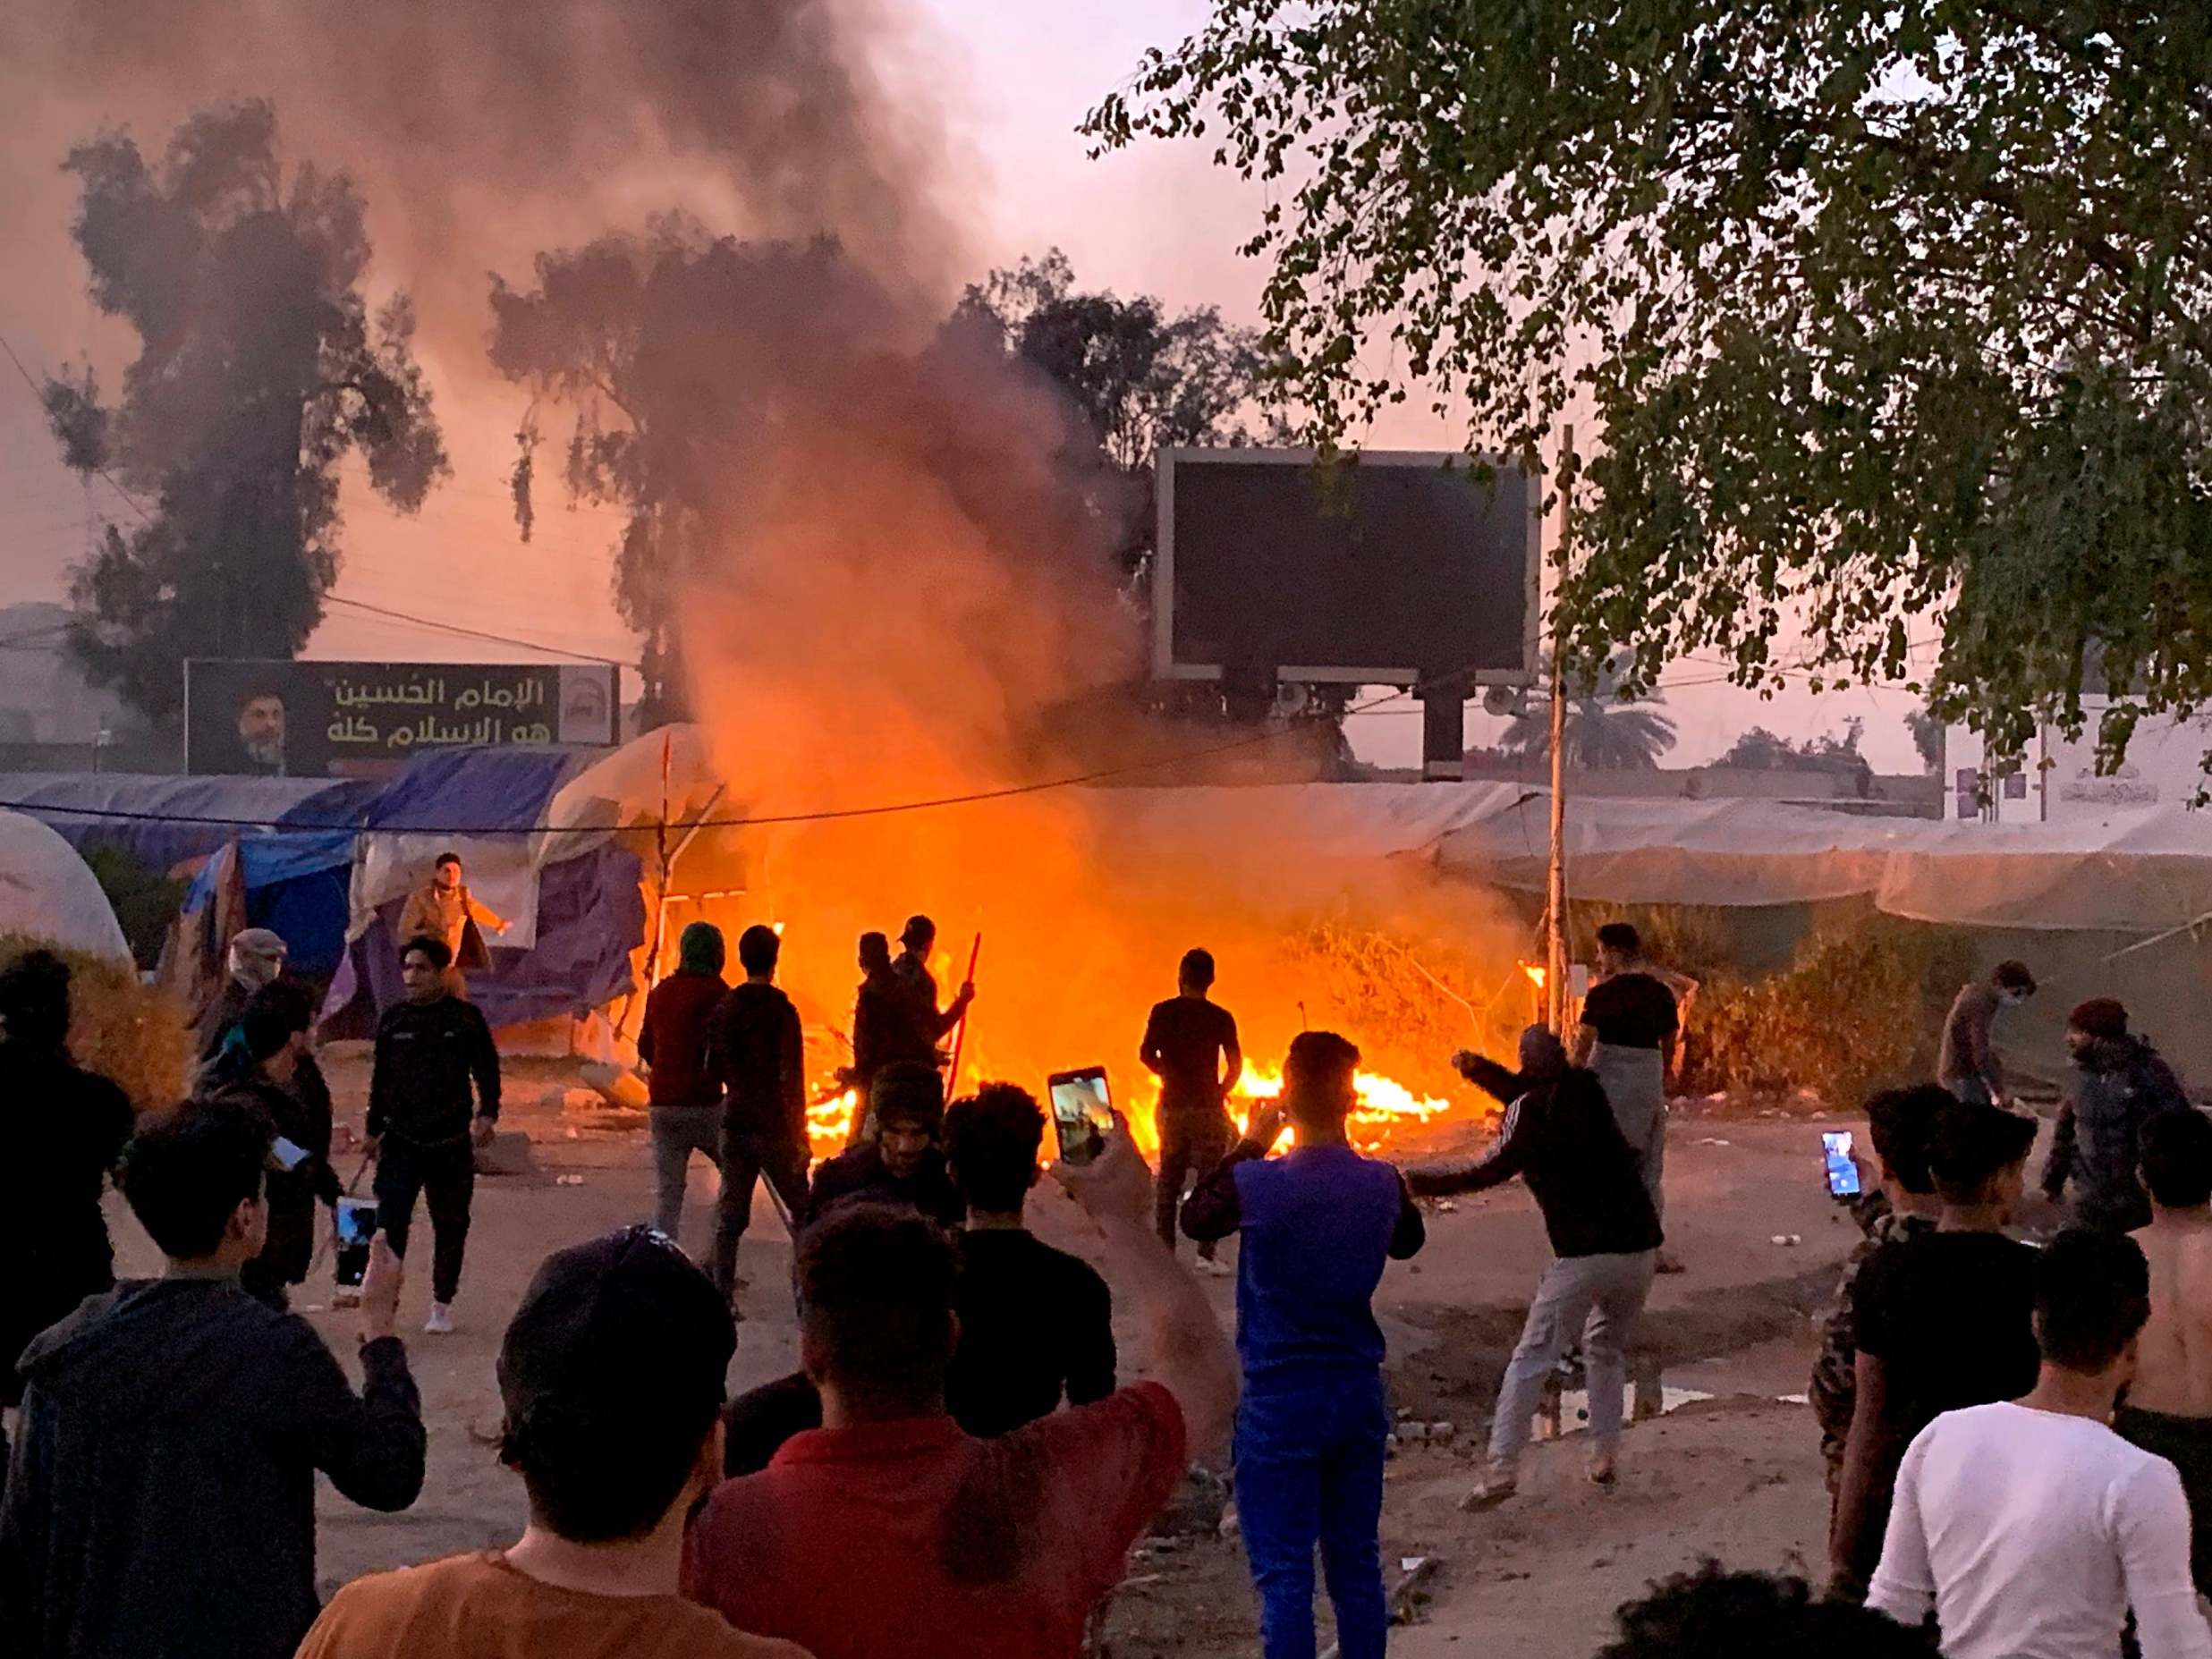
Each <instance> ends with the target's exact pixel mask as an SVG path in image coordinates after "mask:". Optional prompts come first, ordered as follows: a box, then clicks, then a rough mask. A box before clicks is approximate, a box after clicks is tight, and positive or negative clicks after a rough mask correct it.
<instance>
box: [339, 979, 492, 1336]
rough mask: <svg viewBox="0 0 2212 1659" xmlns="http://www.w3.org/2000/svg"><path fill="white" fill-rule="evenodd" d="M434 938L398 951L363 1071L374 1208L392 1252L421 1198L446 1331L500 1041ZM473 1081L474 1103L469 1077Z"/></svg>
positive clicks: (433, 1328) (488, 1137)
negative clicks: (391, 991)
mask: <svg viewBox="0 0 2212 1659" xmlns="http://www.w3.org/2000/svg"><path fill="white" fill-rule="evenodd" d="M452 962H453V952H450V951H448V950H447V949H446V948H445V941H444V940H442V939H433V938H429V937H427V936H426V937H424V938H420V939H411V940H410V941H408V944H407V947H406V949H404V950H403V951H402V952H400V976H401V978H402V979H403V981H404V982H405V984H406V986H407V1000H406V1001H405V1002H403V1003H394V1004H393V1006H392V1007H390V1008H388V1009H386V1011H385V1015H384V1018H383V1020H381V1021H379V1022H378V1024H377V1055H376V1067H375V1070H374V1071H371V1072H370V1074H369V1150H370V1152H371V1153H372V1154H373V1155H375V1157H376V1160H377V1219H378V1222H379V1224H380V1225H381V1226H382V1227H383V1229H384V1236H385V1237H386V1238H387V1239H389V1240H391V1243H392V1249H393V1251H394V1254H396V1255H399V1256H402V1257H404V1256H405V1255H406V1254H407V1234H408V1231H409V1229H410V1227H411V1224H412V1223H413V1220H414V1214H415V1199H416V1198H417V1197H418V1196H420V1197H424V1198H428V1200H429V1206H430V1247H431V1254H430V1317H429V1321H428V1324H426V1325H424V1326H423V1327H422V1328H423V1329H424V1330H425V1331H427V1332H428V1333H430V1334H431V1335H433V1336H445V1335H447V1334H450V1333H451V1332H452V1331H453V1298H454V1297H455V1296H456V1295H458V1294H459V1293H460V1291H461V1262H462V1255H463V1253H464V1252H465V1251H466V1249H467V1248H468V1243H469V1210H470V1206H471V1204H472V1203H473V1202H474V1200H475V1198H476V1147H487V1146H489V1145H491V1141H492V1135H493V1132H494V1126H495V1125H496V1123H497V1122H498V1121H499V1051H498V1050H497V1049H496V1048H494V1047H493V1046H492V1033H491V1028H490V1027H489V1026H487V1025H486V1024H485V1023H484V1016H483V1015H482V1014H481V1013H479V1012H478V1011H477V1010H476V1008H475V1006H474V1005H473V1004H471V1003H465V1002H463V1001H462V1000H461V998H459V997H457V996H455V995H453V994H452V991H451V989H450V988H449V986H448V984H447V979H446V974H445V969H447V968H448V967H449V966H451V965H452ZM471 1085H473V1086H474V1097H473V1103H472V1102H471V1096H470V1087H471Z"/></svg>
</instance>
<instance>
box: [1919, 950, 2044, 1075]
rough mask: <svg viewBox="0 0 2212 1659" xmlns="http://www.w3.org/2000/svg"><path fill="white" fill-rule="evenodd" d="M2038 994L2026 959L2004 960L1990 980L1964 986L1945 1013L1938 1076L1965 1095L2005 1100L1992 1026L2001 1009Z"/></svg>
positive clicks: (1976, 981) (1977, 981)
mask: <svg viewBox="0 0 2212 1659" xmlns="http://www.w3.org/2000/svg"><path fill="white" fill-rule="evenodd" d="M2035 994H2036V981H2035V976H2034V975H2033V974H2031V973H2030V972H2029V971H2028V966H2027V964H2026V963H2025V962H1999V963H1998V964H1997V965H1996V968H1995V969H1992V970H1991V971H1990V974H1989V977H1988V978H1987V979H1976V980H1974V981H1972V982H1971V983H1970V984H1968V985H1964V986H1960V987H1959V995H1958V996H1957V998H1956V999H1955V1000H1954V1002H1953V1003H1952V1004H1951V1011H1950V1013H1949V1014H1947V1015H1945V1018H1944V1022H1943V1047H1942V1050H1941V1052H1940V1053H1939V1054H1937V1059H1936V1080H1937V1082H1938V1083H1941V1084H1942V1085H1943V1086H1944V1087H1945V1088H1947V1089H1949V1090H1950V1091H1951V1092H1952V1093H1953V1094H1954V1095H1955V1096H1958V1097H1959V1098H1960V1099H1961V1100H1965V1101H1971V1102H1973V1103H1975V1104H1977V1105H1985V1106H1999V1105H2004V1067H2003V1066H2001V1065H1999V1064H1998V1063H1997V1051H1996V1047H1995V1045H1993V1044H1992V1043H1991V1041H1990V1028H1991V1027H1992V1026H1993V1025H1994V1024H1996V1017H1997V1014H1998V1012H1999V1011H2001V1010H2003V1009H2006V1008H2017V1007H2019V1006H2020V1004H2021V1003H2024V1002H2026V1001H2027V1000H2028V999H2029V998H2030V997H2031V996H2033V995H2035Z"/></svg>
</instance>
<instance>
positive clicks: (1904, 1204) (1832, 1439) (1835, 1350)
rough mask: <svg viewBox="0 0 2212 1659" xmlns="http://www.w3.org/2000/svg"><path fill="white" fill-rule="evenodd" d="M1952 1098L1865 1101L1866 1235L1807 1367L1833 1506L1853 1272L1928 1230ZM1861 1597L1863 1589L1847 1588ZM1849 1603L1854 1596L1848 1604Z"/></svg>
mask: <svg viewBox="0 0 2212 1659" xmlns="http://www.w3.org/2000/svg"><path fill="white" fill-rule="evenodd" d="M1951 1098H1952V1096H1951V1095H1950V1094H1949V1093H1948V1092H1947V1091H1946V1090H1944V1089H1941V1088H1935V1087H1933V1086H1932V1085H1923V1086H1922V1087H1920V1088H1893V1089H1885V1090H1884V1091H1883V1092H1882V1093H1880V1094H1878V1095H1877V1096H1874V1098H1873V1099H1871V1100H1869V1102H1868V1103H1867V1116H1868V1119H1869V1137H1870V1138H1871V1139H1872V1140H1873V1143H1874V1158H1875V1164H1876V1168H1877V1171H1878V1172H1879V1175H1880V1185H1879V1186H1878V1187H1877V1189H1875V1190H1874V1191H1872V1192H1870V1193H1868V1194H1867V1195H1866V1196H1865V1197H1863V1198H1860V1199H1859V1200H1858V1202H1857V1203H1856V1204H1855V1205H1853V1206H1852V1219H1853V1220H1854V1221H1856V1222H1857V1223H1859V1225H1860V1230H1861V1231H1862V1232H1865V1234H1866V1237H1865V1238H1864V1239H1862V1240H1860V1241H1859V1243H1858V1245H1857V1246H1856V1247H1855V1248H1853V1249H1852V1253H1851V1256H1850V1257H1849V1258H1848V1259H1847V1260H1846V1261H1845V1262H1844V1263H1843V1278H1842V1280H1841V1281H1840V1282H1838V1283H1837V1285H1836V1291H1835V1306H1834V1307H1833V1308H1830V1309H1829V1311H1828V1316H1827V1319H1826V1323H1825V1324H1824V1325H1822V1327H1821V1332H1820V1352H1819V1355H1818V1358H1816V1359H1814V1361H1813V1367H1812V1384H1811V1387H1810V1389H1809V1392H1810V1395H1811V1398H1812V1409H1813V1416H1814V1418H1816V1419H1818V1422H1819V1424H1820V1455H1821V1457H1822V1459H1823V1460H1826V1464H1827V1479H1828V1499H1829V1502H1831V1503H1833V1502H1835V1492H1836V1486H1837V1484H1838V1482H1839V1480H1840V1479H1841V1477H1842V1475H1843V1443H1844V1442H1845V1441H1846V1440H1847V1439H1849V1437H1850V1435H1851V1418H1852V1407H1853V1405H1854V1404H1855V1403H1856V1401H1857V1398H1858V1375H1857V1373H1858V1361H1859V1333H1858V1321H1857V1318H1856V1316H1855V1315H1854V1312H1853V1308H1852V1290H1853V1287H1854V1286H1855V1285H1856V1283H1857V1282H1858V1278H1859V1270H1860V1267H1861V1266H1863V1265H1865V1264H1866V1261H1867V1258H1868V1257H1870V1256H1872V1255H1873V1254H1874V1252H1875V1251H1877V1250H1878V1249H1880V1248H1882V1246H1884V1245H1885V1244H1889V1243H1893V1242H1895V1241H1896V1240H1903V1239H1909V1238H1911V1237H1912V1236H1913V1235H1914V1234H1915V1233H1917V1232H1923V1231H1927V1230H1928V1229H1932V1228H1933V1227H1934V1226H1935V1225H1936V1218H1937V1215H1938V1214H1940V1212H1941V1209H1942V1205H1941V1203H1940V1202H1939V1201H1938V1199H1937V1197H1936V1182H1935V1178H1934V1177H1933V1176H1932V1175H1930V1174H1929V1173H1928V1137H1929V1135H1930V1133H1931V1132H1932V1130H1934V1127H1935V1122H1936V1111H1937V1107H1939V1106H1942V1105H1945V1104H1947V1103H1948V1102H1949V1101H1950V1099H1951ZM1854 1588H1856V1590H1857V1591H1858V1592H1859V1594H1860V1596H1863V1595H1864V1593H1865V1588H1866V1587H1865V1586H1864V1585H1860V1586H1856V1587H1854ZM1854 1599H1856V1598H1854Z"/></svg>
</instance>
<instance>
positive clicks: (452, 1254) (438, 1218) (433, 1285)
mask: <svg viewBox="0 0 2212 1659" xmlns="http://www.w3.org/2000/svg"><path fill="white" fill-rule="evenodd" d="M418 1195H420V1196H421V1197H423V1198H428V1200H429V1208H430V1296H431V1299H432V1300H434V1301H438V1302H447V1303H450V1302H451V1301H452V1300H453V1298H454V1297H455V1296H457V1295H459V1294H460V1291H461V1259H462V1255H463V1253H464V1252H465V1251H466V1250H467V1249H468V1247H469V1209H470V1204H471V1203H472V1202H473V1201H474V1199H475V1197H476V1148H475V1147H472V1146H471V1145H470V1143H469V1141H468V1140H467V1139H466V1138H462V1139H460V1140H455V1141H448V1142H445V1144H444V1145H441V1146H436V1147H418V1146H415V1145H413V1144H412V1143H411V1142H408V1141H404V1140H399V1139H395V1138H393V1137H392V1136H389V1135H387V1136H386V1137H385V1138H384V1144H383V1147H382V1148H381V1149H380V1150H379V1151H378V1153H377V1225H378V1226H379V1227H380V1228H382V1229H383V1231H384V1236H385V1238H386V1240H387V1241H388V1242H389V1243H390V1244H391V1246H392V1253H393V1254H394V1256H401V1257H403V1256H405V1255H406V1254H407V1234H408V1231H409V1227H410V1225H411V1223H412V1222H413V1220H414V1215H415V1199H416V1198H417V1196H418Z"/></svg>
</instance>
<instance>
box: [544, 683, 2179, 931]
mask: <svg viewBox="0 0 2212 1659" xmlns="http://www.w3.org/2000/svg"><path fill="white" fill-rule="evenodd" d="M664 744H665V745H666V747H665V748H664ZM664 758H665V765H666V768H667V770H666V783H665V791H666V800H667V803H668V813H669V817H671V818H673V819H675V820H676V821H677V822H679V823H681V822H682V821H683V820H685V819H686V818H687V817H694V816H699V815H702V814H707V813H710V812H711V813H712V814H715V815H717V816H742V810H743V808H742V804H740V803H742V800H743V794H744V791H743V790H742V787H740V786H739V785H738V783H735V782H734V781H730V782H728V783H727V786H726V787H725V780H724V779H722V778H720V777H719V776H718V775H716V772H715V770H714V768H713V766H712V763H711V761H710V759H709V758H708V751H707V747H706V745H705V743H704V742H703V741H701V738H700V735H699V731H698V729H697V728H696V727H691V726H678V727H674V728H672V729H671V730H670V732H667V733H662V732H655V733H652V734H650V735H649V736H648V737H645V738H640V739H638V740H636V741H633V742H631V743H629V744H627V745H625V746H623V748H622V749H618V750H616V751H614V753H613V754H611V755H609V756H608V757H606V758H605V759H603V760H601V761H600V762H599V763H598V764H597V765H596V766H591V767H590V768H589V769H588V770H586V771H584V772H582V773H581V774H577V775H576V776H574V777H572V778H571V779H570V780H569V781H568V782H567V783H566V784H565V785H564V787H563V788H562V789H561V790H560V791H559V792H558V793H557V794H555V797H554V799H553V800H552V803H551V805H550V808H549V809H548V810H547V814H546V823H547V825H548V826H551V827H555V828H559V829H572V830H573V829H579V828H581V829H584V830H586V832H587V833H585V834H576V835H565V836H558V837H549V838H547V839H548V840H550V841H555V842H557V845H558V851H555V852H554V853H552V854H551V855H550V856H554V857H561V856H572V855H573V854H574V853H575V852H577V851H581V850H582V848H583V846H585V845H587V844H589V842H592V841H593V840H594V839H595V837H594V836H593V835H592V834H589V830H590V829H593V828H597V827H600V826H604V827H605V828H606V829H609V830H611V829H612V828H613V827H614V826H615V825H619V824H623V823H630V824H634V823H637V822H638V821H640V819H646V820H649V819H651V818H652V817H657V815H658V813H659V810H660V808H661V802H662V798H663V790H664V783H663V775H664V774H663V766H664ZM1098 795H1099V796H1100V797H1102V798H1103V799H1104V800H1106V802H1108V803H1109V808H1108V810H1107V811H1106V812H1104V813H1102V814H1100V815H1099V817H1101V819H1103V820H1104V821H1107V822H1111V823H1113V824H1114V825H1116V826H1117V827H1118V829H1119V830H1120V831H1121V832H1122V833H1123V834H1127V835H1128V836H1129V837H1131V839H1132V840H1136V841H1140V842H1141V841H1143V840H1145V839H1147V838H1150V837H1165V838H1186V837H1187V836H1188V835H1189V834H1191V833H1193V832H1202V833H1204V835H1205V841H1204V842H1203V843H1202V844H1215V845H1238V844H1264V845H1266V846H1267V847H1268V848H1270V849H1272V850H1276V851H1281V852H1285V853H1289V854H1291V855H1293V856H1298V857H1304V858H1309V859H1315V860H1318V861H1329V862H1343V861H1351V862H1357V861H1359V860H1362V859H1384V858H1394V857H1402V856H1420V857H1427V858H1429V859H1434V861H1435V863H1436V864H1437V868H1439V869H1441V870H1443V871H1445V872H1446V873H1449V874H1456V875H1461V876H1466V877H1468V878H1470V879H1472V880H1478V881H1482V882H1486V883H1489V884H1491V885H1498V886H1504V887H1513V888H1519V889H1523V890H1527V891H1532V892H1541V891H1542V890H1543V886H1544V872H1545V866H1546V862H1547V857H1548V851H1549V844H1550V798H1549V795H1548V793H1547V791H1545V790H1544V789H1542V788H1540V787H1537V786H1534V785H1530V786H1525V787H1524V786H1522V785H1520V784H1516V783H1458V784H1446V783H1304V784H1276V785H1265V786H1259V787H1252V788H1196V789H1184V788H1126V789H1115V790H1111V791H1098ZM947 809H948V810H954V811H957V810H960V808H947ZM1247 837H1255V838H1259V840H1258V841H1256V842H1248V841H1246V840H1245V838H1247ZM681 840H682V832H680V831H679V832H677V833H676V834H674V835H673V836H672V837H671V841H672V843H673V842H680V841H681ZM539 856H540V857H541V858H542V857H544V856H547V855H546V854H544V853H543V852H541V853H540V855H539ZM1567 856H1568V860H1569V871H1570V876H1569V882H1570V885H1571V888H1572V892H1573V893H1574V895H1575V896H1576V897H1577V898H1581V899H1601V900H1607V901H1613V902H1615V903H1623V904H1708V905H1779V904H1802V903H1809V902H1814V901H1824V900H1835V899H1848V898H1857V897H1864V898H1869V899H1871V900H1872V901H1873V902H1874V903H1875V905H1876V906H1877V908H1879V909H1880V910H1884V911H1886V912H1888V913H1889V914H1891V915H1894V916H1900V917H1904V918H1910V919H1912V920H1916V921H1925V922H1937V923H1945V924H1948V925H1952V926H1957V927H1992V928H2030V929H2036V930H2083V931H2096V932H2115V933H2134V934H2152V933H2157V932H2161V931H2164V930H2165V929H2168V928H2174V927H2184V926H2187V925H2189V924H2191V923H2192V922H2195V921H2199V920H2200V919H2203V918H2207V917H2208V916H2212V811H2208V812H2205V813H2196V812H2191V811H2187V810H2185V809H2182V808H2178V807H2175V806H2171V805H2165V806H2156V807H2148V808H2115V809H2113V810H2112V811H2110V812H2109V813H2107V814H2106V815H2105V816H2103V817H2098V818H2095V819H2077V820H2076V821H2073V822H2071V823H2067V824H2049V825H2047V824H2025V825H2012V824H1979V823H1967V824H1951V823H1941V822H1938V821H1937V820H1934V819H1929V818H1904V817H1859V816H1855V815H1852V814H1849V813H1843V812H1837V811H1833V810H1829V809H1826V808H1818V807H1809V806H1793V805H1791V804H1788V803H1786V802H1781V801H1768V800H1682V799H1679V798H1666V797H1655V798H1651V799H1639V798H1635V797H1617V796H1616V797H1600V796H1588V797H1581V798H1571V799H1570V800H1569V801H1568V805H1567Z"/></svg>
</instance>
